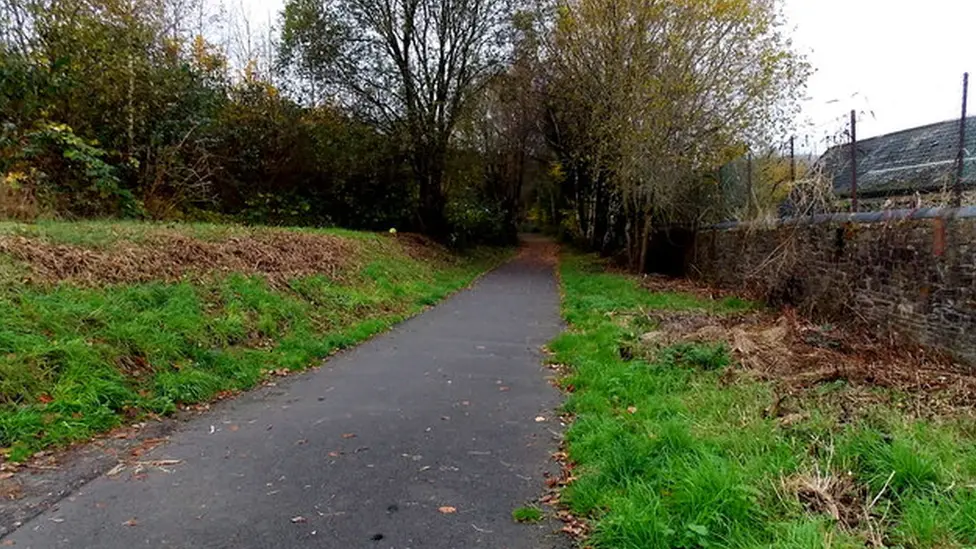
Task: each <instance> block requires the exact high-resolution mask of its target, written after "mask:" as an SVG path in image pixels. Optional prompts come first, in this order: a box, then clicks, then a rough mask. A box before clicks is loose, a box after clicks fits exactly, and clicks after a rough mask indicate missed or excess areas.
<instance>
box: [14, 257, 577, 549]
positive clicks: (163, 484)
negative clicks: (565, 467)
mask: <svg viewBox="0 0 976 549" xmlns="http://www.w3.org/2000/svg"><path fill="white" fill-rule="evenodd" d="M545 251H546V245H545V244H544V243H539V242H537V243H532V244H530V245H529V247H528V250H527V252H526V253H523V254H521V255H520V256H519V258H517V259H516V260H514V261H512V262H511V263H509V264H507V265H505V266H503V267H501V268H499V269H497V270H496V271H494V272H492V273H490V274H488V275H486V276H485V277H484V278H482V279H481V280H480V281H479V282H478V283H477V284H476V285H475V286H474V287H473V288H472V289H470V290H467V291H464V292H462V293H460V294H458V295H456V296H454V297H452V298H450V299H448V300H447V301H445V302H444V303H442V304H441V305H439V306H438V307H436V308H434V309H432V310H430V311H428V312H426V313H425V314H423V315H421V316H419V317H416V318H414V319H412V320H410V321H407V322H405V323H404V324H402V325H400V326H399V327H398V328H396V329H394V330H393V331H392V332H390V333H388V334H385V335H383V336H380V337H377V338H376V339H374V340H372V341H370V342H368V343H366V344H364V345H362V346H360V347H358V348H357V349H355V350H353V351H351V352H349V353H347V354H344V355H341V356H339V357H336V358H335V359H333V360H331V361H329V362H327V363H326V364H325V365H324V366H323V367H322V368H321V369H319V370H317V371H313V372H309V373H306V374H303V375H300V376H296V377H294V378H290V379H288V380H286V381H282V382H280V383H279V384H278V386H276V387H266V388H263V389H261V390H258V391H255V392H253V393H250V394H248V395H245V396H243V397H241V398H239V399H237V400H236V401H232V402H229V403H225V404H223V405H220V406H218V407H217V408H216V409H215V410H214V411H213V412H211V413H209V414H206V415H204V416H201V417H199V418H196V419H194V420H192V421H190V422H189V423H187V424H186V425H185V426H184V427H183V428H181V429H180V431H179V432H178V433H176V434H175V435H174V436H173V437H172V441H171V442H170V444H168V445H166V446H163V447H160V448H158V449H156V450H154V451H153V452H151V453H150V454H149V455H146V456H142V457H141V458H140V459H142V460H144V462H146V470H145V471H144V472H142V473H138V474H132V472H131V471H130V470H127V471H125V472H124V473H123V474H121V475H118V476H116V477H101V478H98V479H96V480H94V481H92V482H91V483H89V484H87V485H85V486H83V487H82V488H81V489H79V490H78V491H77V492H75V493H74V494H72V495H71V496H70V497H69V498H66V499H64V500H62V501H61V502H60V503H59V504H58V505H57V506H56V507H54V508H52V509H50V510H48V511H47V512H45V513H43V514H41V515H39V516H38V517H36V518H34V519H33V520H31V521H30V522H28V523H27V524H25V525H24V526H22V527H21V528H20V529H19V530H17V531H15V532H14V533H13V534H11V535H10V536H8V537H7V538H4V543H6V544H8V545H9V544H10V543H11V542H13V543H14V544H15V545H14V547H19V548H25V547H28V548H37V549H40V548H52V547H72V548H81V547H98V548H126V549H128V548H134V547H187V548H189V547H207V548H224V547H226V548H258V547H261V548H264V547H268V548H270V547H282V548H288V547H329V548H355V547H382V548H384V549H385V548H467V547H491V548H510V549H517V548H534V549H538V548H542V547H554V546H557V545H562V544H564V543H565V541H564V540H561V539H560V538H559V537H558V536H556V535H555V534H552V532H551V530H552V528H551V525H546V524H541V525H534V526H526V525H518V524H515V523H513V521H512V518H511V512H512V510H513V509H514V508H515V507H517V506H519V505H522V504H524V503H526V502H528V501H530V500H532V499H533V498H535V497H537V496H538V495H539V494H540V493H542V491H543V489H544V483H543V472H544V471H545V470H546V469H547V468H548V467H549V466H550V465H549V462H548V457H549V454H550V452H551V451H552V450H553V449H554V446H555V442H554V440H553V430H554V428H555V425H557V424H558V420H557V419H556V418H554V417H553V415H552V409H553V408H554V407H555V405H556V404H557V402H558V399H559V395H558V393H557V392H556V390H555V389H553V388H552V387H550V385H549V384H548V382H547V381H546V372H545V370H544V368H543V367H542V365H541V359H542V357H541V353H540V346H542V345H543V344H545V342H546V341H548V340H549V339H551V338H552V337H554V336H555V335H556V334H557V333H558V331H559V318H558V291H557V286H556V281H555V278H554V275H553V264H552V258H551V257H547V256H546V254H545ZM540 252H542V253H540ZM538 418H545V419H546V421H537V419H538ZM160 460H173V461H160ZM175 460H179V463H178V464H175V465H168V464H169V463H175ZM153 461H155V462H156V463H155V464H153V463H152V462H153ZM441 508H444V509H441ZM449 508H453V510H454V512H451V511H452V509H449ZM442 511H447V512H446V513H445V512H442Z"/></svg>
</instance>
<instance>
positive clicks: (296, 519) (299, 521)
mask: <svg viewBox="0 0 976 549" xmlns="http://www.w3.org/2000/svg"><path fill="white" fill-rule="evenodd" d="M291 522H292V524H303V523H306V522H308V519H307V518H305V517H303V516H301V515H298V516H297V517H291Z"/></svg>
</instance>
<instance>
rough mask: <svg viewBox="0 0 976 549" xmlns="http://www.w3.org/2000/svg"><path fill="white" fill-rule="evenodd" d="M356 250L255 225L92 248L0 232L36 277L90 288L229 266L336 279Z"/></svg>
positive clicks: (276, 277) (280, 278) (4, 247)
mask: <svg viewBox="0 0 976 549" xmlns="http://www.w3.org/2000/svg"><path fill="white" fill-rule="evenodd" d="M417 247H418V246H412V247H411V249H415V248H417ZM355 252H356V249H355V247H354V246H353V245H352V244H351V243H350V242H349V240H348V239H344V238H341V237H338V236H333V235H328V234H311V233H300V232H292V231H257V230H256V231H249V232H247V233H244V234H240V235H231V236H229V237H227V238H226V239H223V240H219V241H207V240H200V239H197V238H193V237H190V236H187V235H183V234H180V233H179V232H176V231H158V232H155V233H153V234H150V235H149V236H147V237H146V239H145V240H144V241H142V242H133V241H128V240H119V241H117V242H115V243H113V244H112V245H110V246H108V247H106V248H96V249H92V248H86V247H81V246H75V245H69V244H58V243H51V242H47V241H45V240H39V239H33V238H26V237H23V236H2V237H0V254H6V255H9V256H11V257H13V258H14V259H17V260H19V261H22V262H24V263H26V264H27V265H28V267H29V269H30V271H31V273H32V275H33V277H34V278H35V279H36V280H37V281H41V282H60V281H70V282H73V283H79V284H84V285H89V286H95V285H103V284H119V283H133V282H148V281H153V280H162V281H167V282H173V281H177V280H180V279H183V278H185V277H199V276H203V275H218V274H226V273H231V272H233V273H241V274H244V275H250V274H258V275H264V276H266V277H267V278H268V280H269V282H271V283H273V284H274V283H282V282H284V281H286V280H288V279H290V278H294V277H298V276H306V275H311V274H326V275H328V276H330V277H332V278H336V277H338V276H339V274H340V271H341V270H342V269H343V267H345V266H346V265H347V264H348V263H349V262H350V261H351V260H352V259H354V258H355V256H356V253H355Z"/></svg>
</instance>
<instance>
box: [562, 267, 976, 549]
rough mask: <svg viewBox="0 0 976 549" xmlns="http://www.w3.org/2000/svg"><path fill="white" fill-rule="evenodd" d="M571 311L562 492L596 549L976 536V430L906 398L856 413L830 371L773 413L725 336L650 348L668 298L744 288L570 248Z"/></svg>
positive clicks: (715, 307)
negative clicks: (682, 283)
mask: <svg viewBox="0 0 976 549" xmlns="http://www.w3.org/2000/svg"><path fill="white" fill-rule="evenodd" d="M561 274H562V281H563V287H564V293H565V299H564V303H563V308H564V316H565V318H566V320H567V321H568V322H569V323H570V325H571V329H570V330H569V331H567V332H566V333H565V334H564V335H562V336H560V337H559V338H558V339H556V340H555V341H553V342H552V344H551V349H552V351H553V352H554V357H553V359H554V360H555V361H557V362H559V363H561V364H564V365H566V366H567V367H568V369H569V374H568V376H567V377H566V378H565V379H564V380H563V385H564V387H566V388H567V389H568V390H570V391H571V395H570V396H569V398H568V400H567V403H566V405H565V406H566V411H567V412H568V413H570V414H573V415H575V416H576V420H575V422H574V424H573V425H572V427H571V429H570V430H569V432H568V434H567V452H568V455H569V459H570V460H571V461H572V462H573V464H574V467H575V469H574V475H575V476H576V477H577V478H576V480H575V481H574V482H573V483H572V484H570V485H569V486H568V487H567V488H566V489H565V491H564V493H563V496H562V501H563V503H564V504H566V505H568V507H569V508H570V509H571V511H572V512H574V513H575V514H577V515H578V516H581V517H587V518H588V519H590V521H591V523H592V525H593V527H594V528H593V533H592V538H591V539H590V540H588V543H589V544H590V545H592V546H593V547H597V548H628V549H630V548H633V549H637V548H641V549H650V548H657V547H662V548H663V547H675V548H696V547H734V548H739V547H742V548H754V547H755V548H758V547H770V548H773V547H775V548H797V549H800V548H804V549H815V548H823V547H838V548H839V547H850V548H853V547H865V546H876V547H877V546H896V547H910V548H922V547H925V548H929V547H931V548H935V547H939V548H952V547H972V546H974V544H976V429H974V427H973V422H972V421H971V419H967V418H962V417H955V416H952V417H949V416H946V417H936V418H929V419H925V420H923V419H918V418H914V417H911V416H909V415H907V414H905V413H904V411H903V410H902V409H901V408H899V407H898V406H897V405H892V404H889V402H897V400H898V399H897V398H893V399H877V400H876V401H872V402H868V403H866V404H864V406H863V407H861V408H860V409H858V410H856V411H855V412H852V411H851V410H847V409H845V407H844V406H832V405H828V404H825V403H826V402H830V400H829V399H825V398H823V397H824V395H825V394H827V393H829V392H831V391H836V390H841V388H839V387H837V386H836V384H833V385H831V384H826V385H822V386H819V387H817V388H814V389H811V390H810V391H809V392H808V393H807V394H803V395H797V404H796V413H795V414H791V417H790V419H789V421H783V418H778V417H771V416H770V414H768V413H767V412H768V410H769V409H770V407H772V406H773V405H774V402H775V401H776V399H777V396H776V394H775V391H774V389H773V387H772V385H771V384H770V383H769V382H761V381H756V380H755V379H754V378H753V379H750V376H748V375H730V373H731V372H730V370H734V369H735V368H736V366H735V365H734V364H732V360H731V359H730V356H729V353H728V350H727V348H726V345H725V344H724V343H684V344H680V345H675V346H670V347H665V348H657V349H645V350H644V351H637V352H634V353H633V356H632V355H631V353H630V352H627V353H623V352H621V349H623V348H631V347H633V348H636V349H640V348H641V347H640V337H639V336H640V335H641V334H643V333H645V332H647V331H648V330H649V329H650V328H653V327H649V326H648V325H647V323H648V322H649V320H648V318H649V316H648V315H647V314H644V313H645V312H650V311H654V310H688V309H700V310H703V311H709V312H710V313H711V314H714V315H723V314H727V313H732V312H737V311H741V310H742V309H743V308H744V307H748V304H746V303H744V302H742V301H740V300H734V299H732V300H725V301H709V300H702V299H699V298H696V297H694V296H689V295H683V294H675V293H652V292H648V291H646V290H644V289H641V288H640V287H639V286H638V284H637V283H636V281H635V280H633V279H631V278H629V277H626V276H622V275H615V274H606V273H604V272H603V270H602V269H601V268H600V266H599V265H598V264H596V263H595V262H594V261H593V260H591V259H589V258H586V257H581V256H568V257H564V258H563V262H562V264H561Z"/></svg>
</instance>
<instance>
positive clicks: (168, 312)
mask: <svg viewBox="0 0 976 549" xmlns="http://www.w3.org/2000/svg"><path fill="white" fill-rule="evenodd" d="M166 230H167V231H173V230H178V231H185V233H186V234H187V235H189V236H192V237H194V238H211V239H216V240H220V239H221V238H226V237H228V236H232V235H237V234H242V231H243V230H242V229H234V228H224V227H219V226H188V227H186V228H172V227H167V228H166ZM148 231H149V229H147V228H146V227H145V226H143V225H140V224H109V223H96V224H85V225H84V226H80V225H74V224H68V223H55V224H46V225H43V226H17V225H13V224H5V225H3V226H0V235H2V234H8V235H9V234H14V235H17V236H18V237H24V236H25V235H26V236H27V237H30V238H38V239H46V240H48V241H53V242H55V243H59V244H70V245H77V246H89V247H92V248H95V247H105V246H110V245H112V244H113V243H114V242H116V241H119V240H124V241H126V242H129V243H132V242H139V238H140V236H141V235H143V234H146V233H147V232H148ZM283 232H284V231H283ZM296 232H297V231H296ZM319 233H321V231H302V234H306V235H307V234H319ZM328 234H329V236H330V237H337V238H341V239H343V243H344V244H347V245H348V246H347V247H348V249H350V250H353V251H354V255H355V256H356V260H355V261H351V262H350V263H349V265H348V266H346V267H344V268H343V269H342V271H341V273H340V274H341V276H331V277H329V276H325V275H320V274H315V275H309V276H299V277H294V278H290V279H287V280H285V281H284V282H283V283H282V281H278V283H276V284H269V281H268V279H267V278H266V277H264V276H261V275H260V274H253V273H251V274H242V273H218V274H217V275H214V276H199V277H187V278H185V279H184V280H181V281H176V282H172V281H171V282H162V281H151V282H139V283H132V284H114V285H111V286H99V285H97V284H95V285H92V284H86V285H81V284H74V283H71V282H50V281H49V282H46V283H41V282H30V283H27V284H23V283H22V282H21V280H23V279H22V277H23V276H24V274H25V273H28V272H29V271H30V266H29V265H26V264H24V263H22V262H19V261H18V260H16V259H14V258H12V257H9V256H4V255H3V254H0V448H5V450H4V453H5V454H6V457H7V458H8V459H11V460H20V459H23V458H25V457H27V456H29V455H31V454H32V453H33V452H36V451H37V450H39V449H43V448H47V447H50V446H55V445H60V444H64V443H68V442H71V441H76V440H79V439H84V438H86V437H89V436H91V435H93V434H96V433H99V432H103V431H106V430H108V429H111V428H113V427H115V426H117V425H119V424H120V423H121V422H123V421H133V420H134V419H136V418H139V417H142V416H144V415H146V414H165V413H168V412H171V411H173V410H175V409H176V407H177V406H178V405H180V404H192V403H199V402H205V401H208V400H210V399H213V398H214V397H215V396H217V395H218V394H220V393H222V392H226V391H237V390H243V389H247V388H250V387H253V386H254V385H256V384H257V383H258V382H260V381H261V380H262V379H263V378H264V377H265V376H267V375H268V373H269V372H271V371H276V372H278V373H281V372H282V371H285V370H288V371H294V370H301V369H304V368H307V367H309V366H313V365H316V364H317V363H318V362H319V361H320V360H321V359H322V358H324V357H326V356H328V355H329V354H330V353H332V352H334V351H336V350H337V349H342V348H344V347H348V346H350V345H353V344H355V343H358V342H360V341H363V340H364V339H367V338H369V337H371V336H372V335H374V334H376V333H378V332H381V331H383V330H385V329H387V328H388V327H389V326H391V325H392V324H394V323H396V322H397V321H400V320H402V319H403V318H405V317H407V316H409V315H411V314H414V313H416V312H417V311H419V310H420V309H421V308H423V307H424V306H428V305H432V304H434V303H436V302H437V301H439V300H440V299H442V298H444V297H445V296H446V295H448V294H449V293H451V292H453V291H455V290H457V289H460V288H462V287H464V286H465V285H467V284H468V283H470V282H471V281H472V279H474V278H475V277H476V276H477V275H478V274H479V273H481V272H483V271H484V270H485V269H486V268H488V267H490V266H491V265H493V264H496V263H497V261H499V260H500V259H501V254H502V253H503V252H501V251H480V252H476V253H472V254H470V255H468V256H465V257H456V256H450V255H447V254H445V253H443V252H441V251H436V250H435V251H431V253H429V254H418V253H416V252H417V248H416V246H413V247H412V248H409V247H408V246H405V245H401V243H400V242H398V240H399V239H398V238H391V237H387V236H382V235H368V234H356V233H349V232H335V231H330V232H329V233H328ZM408 248H409V249H408ZM344 249H345V248H344ZM333 274H334V273H333Z"/></svg>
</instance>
